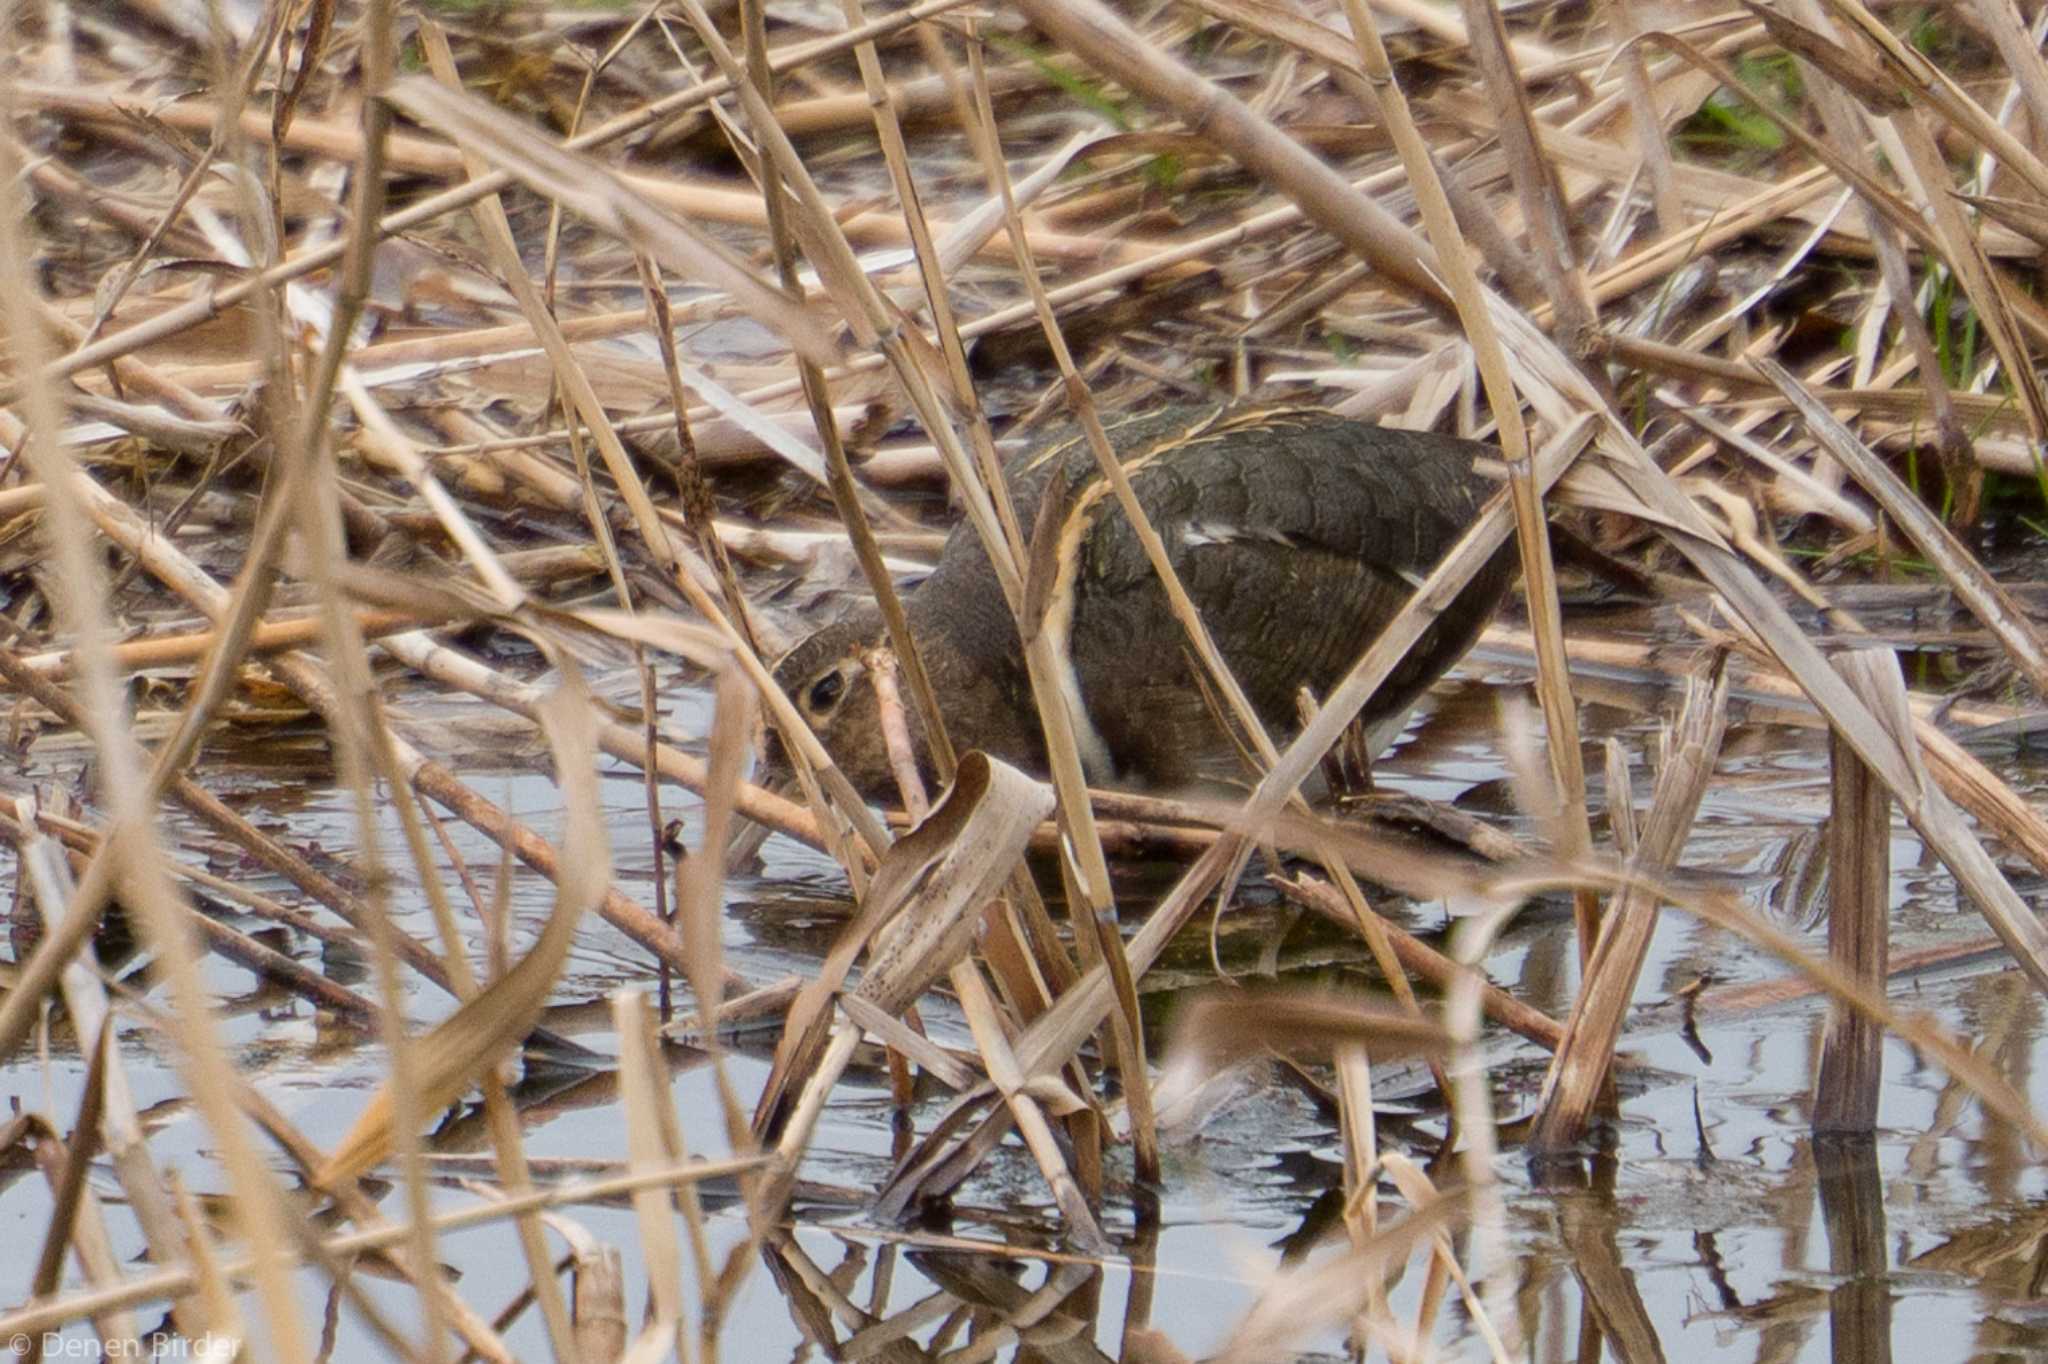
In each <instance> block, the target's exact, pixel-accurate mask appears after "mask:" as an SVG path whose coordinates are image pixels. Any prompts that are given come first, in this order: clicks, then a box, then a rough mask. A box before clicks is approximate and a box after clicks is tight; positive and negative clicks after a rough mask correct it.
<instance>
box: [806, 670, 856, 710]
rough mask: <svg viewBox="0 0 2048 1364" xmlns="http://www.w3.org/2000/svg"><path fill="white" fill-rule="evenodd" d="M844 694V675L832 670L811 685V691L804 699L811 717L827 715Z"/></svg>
mask: <svg viewBox="0 0 2048 1364" xmlns="http://www.w3.org/2000/svg"><path fill="white" fill-rule="evenodd" d="M845 694H846V674H844V673H842V672H840V671H839V669H837V668H834V669H833V670H832V671H831V672H829V673H826V674H825V675H824V676H823V677H821V678H819V679H818V680H817V681H815V682H813V683H811V690H810V691H809V693H807V694H806V695H805V697H804V703H805V704H806V705H807V706H809V707H810V709H811V713H812V714H813V715H829V714H830V713H831V711H832V708H833V707H834V706H836V705H838V704H839V698H840V697H841V696H843V695H845Z"/></svg>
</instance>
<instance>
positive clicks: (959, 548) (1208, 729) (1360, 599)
mask: <svg viewBox="0 0 2048 1364" xmlns="http://www.w3.org/2000/svg"><path fill="white" fill-rule="evenodd" d="M1109 434H1110V438H1111V443H1112V446H1113V448H1115V450H1116V451H1117V453H1118V457H1119V462H1120V463H1121V464H1122V465H1123V467H1124V469H1125V471H1126V473H1127V474H1128V475H1129V477H1130V479H1131V483H1132V487H1133V490H1134V491H1135V493H1136V494H1137V498H1138V502H1139V505H1140V506H1141V507H1142V508H1143V509H1144V511H1145V513H1146V516H1147V518H1148V519H1149V520H1150V521H1151V522H1152V524H1153V527H1154V529H1155V530H1157V531H1158V532H1159V534H1160V536H1161V538H1162V540H1163V541H1164V543H1165V546H1166V550H1167V554H1168V557H1169V559H1170V561H1171V562H1172V563H1173V565H1174V567H1175V570H1176V572H1177V573H1178V575H1179V577H1180V579H1181V582H1182V584H1183V585H1184V586H1185V587H1186V589H1187V591H1188V595H1189V597H1190V598H1191V599H1192V600H1193V601H1194V603H1195V605H1196V606H1197V607H1198V608H1199V610H1200V611H1201V614H1202V617H1203V620H1204V621H1205V622H1206V624H1207V625H1208V628H1209V631H1210V634H1211V637H1212V638H1213V639H1215V640H1216V642H1217V645H1218V648H1219V649H1220V650H1221V652H1222V654H1223V656H1224V658H1225V660H1226V661H1228V663H1229V664H1230V666H1231V670H1232V672H1233V673H1234V674H1235V675H1236V676H1237V678H1238V681H1239V682H1240V684H1241V685H1242V686H1243V687H1244V689H1245V691H1246V693H1247V695H1248V696H1249V697H1250V699H1251V701H1252V703H1253V705H1254V707H1255V708H1256V709H1257V710H1258V712H1259V713H1260V716H1261V718H1262V719H1263V720H1264V721H1265V722H1266V724H1267V725H1268V727H1269V728H1273V729H1275V730H1278V731H1281V732H1283V733H1284V732H1287V731H1291V729H1292V728H1293V727H1294V725H1293V717H1294V714H1295V696H1296V693H1297V692H1298V691H1299V689H1300V688H1301V687H1303V686H1307V687H1309V688H1311V689H1312V690H1313V691H1315V692H1316V693H1317V694H1318V695H1322V694H1326V693H1327V692H1328V690H1329V688H1330V687H1331V686H1333V685H1334V684H1335V682H1336V681H1337V680H1338V679H1339V678H1340V677H1341V676H1342V674H1343V671H1344V670H1345V669H1346V668H1348V667H1349V665H1350V664H1351V663H1352V662H1353V661H1354V660H1355V659H1356V658H1357V657H1358V655H1359V654H1360V653H1361V652H1363V650H1364V649H1365V647H1366V646H1367V645H1368V644H1369V643H1370V642H1371V641H1372V640H1373V639H1374V638H1375V637H1377V636H1378V635H1379V633H1380V632H1381V631H1382V630H1383V629H1384V628H1385V627H1386V625H1387V623H1388V622H1389V621H1390V620H1391V619H1392V617H1393V615H1394V614H1395V612H1397V611H1398V610H1399V609H1400V607H1401V605H1402V604H1403V603H1405V601H1406V600H1407V598H1408V595H1409V593H1410V591H1411V590H1412V587H1413V584H1414V582H1415V581H1417V580H1419V579H1420V577H1421V576H1422V575H1424V574H1426V573H1427V572H1428V571H1429V570H1430V569H1431V568H1433V567H1434V566H1435V564H1436V563H1437V562H1438V560H1440V559H1441V558H1442V557H1443V554H1444V553H1445V552H1446V551H1447V550H1448V549H1449V548H1450V547H1451V546H1452V545H1453V544H1454V543H1455V542H1456V541H1457V539H1458V537H1459V536H1460V535H1462V534H1463V533H1464V532H1465V530H1466V529H1468V528H1469V527H1470V526H1471V524H1472V522H1473V520H1474V519H1475V517H1476V515H1477V513H1478V511H1479V509H1480V508H1481V507H1482V506H1483V505H1484V503H1485V501H1486V499H1487V497H1488V496H1489V495H1490V494H1491V492H1492V491H1493V489H1494V488H1495V487H1497V486H1498V485H1497V484H1496V483H1495V482H1494V481H1493V480H1491V479H1489V478H1487V477H1485V476H1483V475H1482V474H1480V473H1478V472H1476V471H1475V467H1474V466H1475V461H1478V460H1482V459H1485V458H1487V457H1489V456H1494V457H1497V455H1496V454H1495V452H1493V451H1491V450H1490V449H1489V447H1486V446H1483V445H1479V444H1477V443H1475V442H1470V441H1463V440H1457V439H1455V438H1452V437H1446V436H1437V435H1433V434H1429V433H1422V432H1410V431H1392V430H1387V429H1384V428H1380V427H1373V426H1368V425H1365V424H1363V423H1360V422H1355V421H1350V420H1348V419H1345V418H1340V417H1336V416H1333V415H1331V414H1330V413H1327V412H1323V411H1320V410H1316V409H1303V408H1264V409H1257V408H1238V409H1227V408H1225V409H1219V408H1214V407H1208V408H1166V409H1162V410H1158V411H1155V412H1151V413H1147V414H1143V415H1141V416H1137V417H1133V418H1127V419H1125V420H1122V421H1120V422H1118V423H1116V424H1115V425H1113V426H1112V427H1111V428H1110V430H1109ZM1006 477H1007V478H1008V481H1009V484H1010V488H1011V494H1012V497H1013V499H1014V502H1015V506H1016V510H1017V517H1018V521H1019V524H1020V525H1021V526H1022V527H1023V528H1024V529H1025V533H1026V535H1027V536H1028V537H1030V538H1031V539H1032V540H1033V548H1032V574H1033V578H1034V590H1033V592H1032V594H1031V598H1032V601H1033V603H1034V604H1035V605H1038V606H1040V607H1042V609H1043V616H1042V619H1043V628H1045V629H1046V630H1048V631H1050V632H1052V633H1053V634H1054V637H1055V639H1056V640H1057V641H1058V642H1059V643H1060V644H1061V646H1062V649H1063V650H1064V652H1065V654H1066V656H1067V657H1069V658H1070V659H1071V678H1072V682H1073V685H1074V686H1075V688H1076V690H1077V691H1078V692H1079V694H1080V696H1081V697H1082V701H1083V709H1084V710H1085V712H1086V714H1085V717H1082V718H1084V719H1085V721H1086V723H1085V724H1084V725H1083V730H1084V740H1085V743H1084V747H1085V748H1088V749H1091V750H1092V752H1091V753H1090V754H1089V755H1088V756H1091V757H1092V758H1093V760H1094V761H1093V762H1091V766H1092V767H1096V768H1098V769H1102V768H1107V769H1108V771H1100V770H1098V772H1097V775H1098V776H1100V777H1108V776H1110V775H1112V774H1113V775H1115V776H1116V777H1118V778H1121V779H1124V780H1132V779H1136V780H1139V781H1142V782H1144V783H1147V784H1152V785H1172V784H1177V783H1180V782H1184V781H1189V780H1193V779H1195V778H1197V777H1199V776H1203V775H1208V774H1210V773H1212V772H1213V771H1214V770H1215V769H1216V767H1217V766H1218V759H1219V758H1220V759H1224V760H1227V758H1228V754H1229V751H1230V750H1229V744H1228V741H1227V739H1226V737H1225V735H1224V734H1223V732H1222V731H1221V730H1219V729H1218V728H1217V726H1216V723H1215V720H1214V718H1213V716H1214V708H1213V706H1212V705H1211V703H1210V702H1209V700H1208V699H1207V697H1206V696H1205V694H1204V691H1203V688H1202V686H1201V684H1200V682H1199V681H1198V676H1199V670H1198V669H1196V668H1194V667H1193V666H1192V665H1191V662H1190V660H1189V658H1188V656H1187V653H1186V642H1185V636H1184V634H1183V632H1182V630H1181V627H1180V625H1179V624H1178V623H1177V622H1176V621H1174V620H1173V618H1172V616H1171V614H1170V613H1169V610H1168V606H1167V600H1166V595H1165V592H1164V590H1163V589H1162V588H1161V587H1160V585H1159V583H1158V581H1157V579H1156V578H1155V576H1154V574H1153V572H1152V568H1151V565H1150V563H1149V562H1148V561H1147V559H1146V556H1145V554H1144V551H1143V547H1142V546H1141V545H1140V543H1139V541H1138V537H1137V535H1136V533H1135V531H1133V530H1132V528H1131V526H1130V524H1129V522H1128V521H1127V520H1126V519H1125V518H1124V516H1123V514H1122V512H1121V510H1120V508H1119V506H1118V504H1117V501H1116V498H1115V495H1114V492H1113V490H1112V489H1111V488H1110V487H1109V485H1108V481H1107V480H1106V479H1105V478H1103V476H1102V473H1101V470H1100V469H1099V468H1098V466H1097V464H1096V461H1095V458H1094V455H1093V453H1092V451H1091V450H1090V448H1089V446H1088V444H1087V443H1086V441H1085V439H1083V438H1081V437H1079V436H1078V435H1074V436H1070V437H1069V438H1067V439H1065V440H1059V441H1055V442H1051V443H1048V444H1044V445H1041V446H1039V447H1037V448H1034V449H1033V450H1030V451H1027V452H1025V453H1024V454H1022V455H1020V456H1018V457H1017V458H1015V459H1014V460H1012V461H1011V463H1010V465H1009V466H1008V468H1007V470H1006ZM1048 537H1049V538H1048ZM1510 571H1511V563H1510V561H1509V560H1508V558H1507V556H1506V555H1505V554H1503V555H1500V556H1497V557H1496V559H1495V561H1494V562H1493V563H1491V564H1489V565H1488V567H1487V568H1486V569H1485V570H1484V571H1482V572H1481V574H1480V575H1479V576H1478V577H1477V578H1476V579H1475V580H1474V582H1473V583H1472V585H1471V586H1470V587H1468V588H1467V589H1466V591H1465V593H1464V594H1462V595H1461V596H1460V598H1459V599H1458V600H1457V601H1456V602H1455V603H1454V604H1453V606H1452V607H1451V608H1450V609H1449V610H1448V611H1447V612H1446V613H1445V615H1444V617H1443V618H1442V619H1441V620H1440V621H1439V622H1438V624H1437V625H1435V626H1433V627H1432V629H1431V630H1430V632H1429V633H1428V634H1427V635H1426V636H1425V637H1424V639H1423V640H1422V641H1421V642H1420V643H1419V644H1418V645H1417V647H1416V648H1415V649H1414V650H1413V651H1412V652H1411V653H1410V655H1409V656H1408V658H1407V660H1405V661H1404V662H1403V664H1402V665H1401V666H1400V668H1398V669H1397V670H1396V672H1395V673H1394V675H1393V676H1392V677H1390V678H1389V680H1388V682H1387V683H1386V685H1385V686H1383V687H1382V688H1381V690H1380V692H1379V694H1378V695H1377V696H1376V697H1375V698H1374V701H1373V702H1372V703H1371V704H1370V705H1369V706H1368V708H1367V711H1366V716H1367V719H1368V722H1371V721H1374V720H1377V719H1379V718H1381V717H1383V716H1387V715H1391V714H1394V713H1397V712H1399V711H1405V710H1406V709H1407V708H1408V707H1409V706H1410V705H1411V704H1412V703H1413V701H1414V699H1415V698H1416V696H1418V695H1419V694H1420V693H1421V692H1422V690H1424V689H1425V688H1426V687H1427V686H1428V685H1429V683H1430V682H1431V681H1433V680H1434V679H1435V678H1436V677H1437V676H1438V675H1440V674H1441V673H1442V672H1443V671H1444V669H1445V668H1447V667H1449V666H1450V664H1451V663H1453V662H1455V661H1456V660H1457V658H1458V657H1459V656H1461V655H1462V654H1463V653H1464V651H1465V650H1466V649H1467V648H1469V647H1470V644H1471V642H1472V639H1473V638H1475V637H1476V635H1477V634H1478V632H1479V630H1480V629H1481V628H1483V626H1484V624H1485V622H1486V620H1487V618H1489V617H1490V616H1491V615H1492V612H1493V608H1494V606H1495V605H1496V604H1497V603H1498V601H1499V599H1500V597H1501V596H1502V594H1503V593H1504V591H1505V588H1506V585H1507V579H1508V576H1509V573H1510ZM917 595H918V598H919V600H920V601H921V602H925V603H928V604H929V608H928V610H927V611H922V612H919V613H918V614H920V615H933V611H934V610H936V609H942V610H943V612H944V615H943V618H939V617H937V616H936V615H933V619H932V620H931V622H930V624H931V625H932V626H934V627H936V628H940V629H943V630H945V631H946V632H947V633H948V634H949V635H950V636H952V637H953V638H954V640H955V642H956V643H957V644H959V645H960V646H961V647H962V649H963V651H964V652H965V653H967V654H968V655H969V656H973V657H980V658H982V659H983V660H984V661H985V664H986V666H988V667H990V668H1001V667H1019V668H1021V665H1020V664H1018V663H1017V662H1016V660H1017V658H1018V655H1019V651H1020V646H1019V644H1018V642H1017V635H1016V633H1015V630H1014V626H1013V623H1012V621H1011V618H1010V615H1009V612H1008V610H1007V607H1006V606H1005V604H1004V603H1003V600H1002V596H1001V593H1000V591H999V590H997V587H996V583H995V578H994V574H993V572H992V571H991V570H990V569H989V568H988V565H987V562H986V560H985V558H984V557H983V555H982V552H981V548H980V546H979V544H978V543H977V542H976V540H975V537H974V534H973V532H972V531H971V530H970V529H965V528H963V529H962V530H960V531H956V532H955V534H954V535H953V537H952V538H951V539H950V540H949V541H948V543H947V546H946V550H945V553H944V555H943V556H942V558H941V561H940V565H939V567H938V569H937V570H935V571H934V573H933V575H932V577H931V578H930V579H929V580H928V581H927V582H926V584H925V585H924V586H923V587H922V588H920V589H919V592H918V594H917Z"/></svg>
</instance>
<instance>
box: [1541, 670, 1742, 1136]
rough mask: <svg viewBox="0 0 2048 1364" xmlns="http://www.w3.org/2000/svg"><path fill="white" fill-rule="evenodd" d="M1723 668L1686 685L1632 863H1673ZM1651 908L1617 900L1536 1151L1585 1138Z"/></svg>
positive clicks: (1590, 965) (1698, 785)
mask: <svg viewBox="0 0 2048 1364" xmlns="http://www.w3.org/2000/svg"><path fill="white" fill-rule="evenodd" d="M1727 663H1728V658H1727V655H1726V654H1724V653H1720V652H1716V653H1715V654H1713V655H1712V656H1711V658H1710V659H1709V660H1708V664H1707V667H1706V669H1705V670H1704V671H1703V672H1702V673H1701V674H1699V675H1697V676H1695V677H1693V678H1691V679H1689V680H1688V684H1687V687H1686V696H1685V706H1684V709H1683V710H1682V711H1681V712H1680V714H1679V718H1678V723H1677V725H1676V726H1675V727H1674V730H1673V740H1672V742H1671V743H1670V744H1669V745H1667V749H1668V752H1667V755H1666V757H1665V760H1664V767H1663V769H1662V770H1661V771H1660V772H1658V774H1657V786H1656V789H1655V791H1654V792H1653V793H1652V795H1651V798H1650V812H1649V814H1648V816H1647V817H1646V818H1645V819H1644V821H1643V827H1642V830H1641V833H1640V836H1639V846H1638V847H1637V849H1636V852H1635V854H1634V856H1633V858H1632V859H1631V862H1632V864H1634V865H1637V866H1642V867H1648V868H1654V869H1657V870H1662V869H1663V868H1665V867H1667V866H1671V865H1674V864H1675V863H1676V862H1677V860H1678V857H1679V854H1680V852H1681V851H1682V850H1683V849H1684V847H1685V839H1686V835H1687V834H1688V833H1690V832H1691V831H1692V822H1693V818H1694V816H1695V815H1696V814H1697V813H1698V811H1699V804H1700V798H1701V797H1702V796H1704V795H1705V794H1706V788H1707V783H1708V782H1709V781H1711V780H1712V779H1713V775H1714V764H1715V763H1716V762H1717V761H1719V759H1720V754H1721V736H1722V733H1723V732H1724V730H1725V728H1726V725H1727V719H1728V671H1727ZM1657 909H1658V906H1657V902H1656V901H1655V900H1654V899H1647V898H1644V897H1641V896H1623V897H1622V898H1621V899H1620V900H1619V901H1617V902H1616V903H1615V904H1614V905H1612V906H1611V907H1609V909H1608V911H1607V915H1606V918H1605V919H1604V921H1603V922H1602V925H1601V930H1600V937H1599V941H1598V942H1597V943H1596V944H1595V945H1594V948H1593V953H1592V956H1591V957H1590V958H1589V959H1588V961H1587V964H1586V979H1585V983H1584V984H1583V985H1581V986H1580V988H1579V994H1578V998H1577V999H1575V1000H1574V1001H1573V1002H1572V1016H1571V1019H1570V1021H1569V1022H1568V1023H1567V1024H1566V1025H1565V1036H1564V1041H1563V1042H1562V1043H1560V1044H1559V1045H1558V1048H1557V1054H1556V1055H1555V1056H1554V1057H1552V1058H1551V1062H1550V1071H1549V1073H1548V1074H1547V1075H1545V1076H1544V1078H1543V1093H1542V1095H1541V1096H1540V1097H1539V1098H1538V1099H1537V1114H1536V1126H1535V1128H1534V1129H1533V1130H1532V1131H1531V1133H1530V1136H1529V1141H1530V1145H1531V1147H1532V1149H1535V1150H1537V1151H1540V1152H1551V1151H1558V1150H1562V1149H1564V1148H1566V1147H1569V1146H1572V1145H1575V1144H1576V1143H1577V1142H1578V1140H1579V1139H1580V1137H1581V1136H1582V1135H1583V1134H1584V1132H1585V1126H1586V1121H1587V1119H1588V1117H1589V1116H1590V1115H1591V1114H1592V1111H1593V1107H1594V1105H1595V1104H1596V1103H1597V1102H1598V1101H1599V1097H1600V1091H1601V1088H1602V1086H1603V1085H1604V1084H1605V1083H1606V1080H1607V1072H1608V1068H1609V1067H1610V1066H1611V1065H1612V1064H1613V1061H1614V1047H1615V1043H1616V1042H1617V1041H1618V1040H1619V1039H1620V1037H1621V1029H1622V1024H1623V1022H1624V1020H1625V1018H1626V1016H1627V1013H1628V1006H1629V1002H1630V1001H1631V1000H1632V999H1633V998H1634V996H1635V987H1636V979H1637V977H1638V976H1639V975H1640V974H1641V971H1642V966H1643V960H1644V958H1645V957H1646V956H1647V955H1648V953H1649V949H1650V938H1651V935H1652V934H1653V933H1654V932H1655V930H1656V927H1657Z"/></svg>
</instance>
